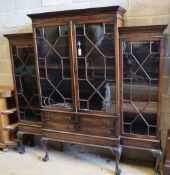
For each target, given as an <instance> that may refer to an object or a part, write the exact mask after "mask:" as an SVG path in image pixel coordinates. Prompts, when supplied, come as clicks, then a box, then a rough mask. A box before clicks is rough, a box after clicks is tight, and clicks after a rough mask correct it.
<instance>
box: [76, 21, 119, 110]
mask: <svg viewBox="0 0 170 175" xmlns="http://www.w3.org/2000/svg"><path fill="white" fill-rule="evenodd" d="M75 28H76V44H77V62H78V85H79V107H80V109H82V110H95V111H105V112H112V113H113V112H115V101H116V98H115V89H116V88H115V68H114V67H115V55H114V54H115V53H114V24H113V23H96V24H84V25H76V27H75Z"/></svg>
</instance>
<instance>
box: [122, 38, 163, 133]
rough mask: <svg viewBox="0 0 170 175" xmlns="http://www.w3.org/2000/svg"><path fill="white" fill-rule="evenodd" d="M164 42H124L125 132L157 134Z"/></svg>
mask: <svg viewBox="0 0 170 175" xmlns="http://www.w3.org/2000/svg"><path fill="white" fill-rule="evenodd" d="M159 52H160V43H159V42H158V41H150V42H148V41H146V42H143V41H139V42H123V115H124V132H125V133H132V134H140V135H148V136H153V135H154V136H155V135H156V126H157V122H156V118H157V101H158V87H159V59H160V53H159Z"/></svg>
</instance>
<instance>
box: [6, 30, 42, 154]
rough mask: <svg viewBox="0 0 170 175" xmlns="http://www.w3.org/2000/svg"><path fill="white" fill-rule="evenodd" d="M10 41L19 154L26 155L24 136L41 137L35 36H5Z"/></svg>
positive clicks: (29, 34)
mask: <svg viewBox="0 0 170 175" xmlns="http://www.w3.org/2000/svg"><path fill="white" fill-rule="evenodd" d="M5 37H7V38H8V40H9V45H10V52H11V63H12V70H13V80H14V85H15V99H16V104H17V114H18V121H19V124H18V128H19V132H18V133H17V135H18V138H19V142H20V144H19V152H20V153H24V145H23V141H22V136H23V134H33V135H41V127H42V123H41V111H40V105H39V104H40V103H39V95H38V89H37V76H36V67H35V55H34V45H33V35H32V34H31V33H27V34H26V33H25V34H11V35H5Z"/></svg>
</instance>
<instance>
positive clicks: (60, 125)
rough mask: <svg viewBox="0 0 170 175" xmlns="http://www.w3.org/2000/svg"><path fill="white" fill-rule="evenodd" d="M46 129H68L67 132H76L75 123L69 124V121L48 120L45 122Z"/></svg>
mask: <svg viewBox="0 0 170 175" xmlns="http://www.w3.org/2000/svg"><path fill="white" fill-rule="evenodd" d="M44 128H45V129H50V130H61V131H67V132H75V124H69V123H59V122H53V121H46V122H45V123H44Z"/></svg>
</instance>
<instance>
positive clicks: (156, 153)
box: [151, 150, 163, 175]
mask: <svg viewBox="0 0 170 175" xmlns="http://www.w3.org/2000/svg"><path fill="white" fill-rule="evenodd" d="M151 152H152V154H153V156H154V157H156V165H155V175H161V172H160V169H159V168H160V166H159V165H160V162H161V160H162V157H163V155H162V151H161V150H151Z"/></svg>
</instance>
